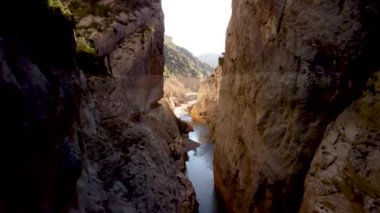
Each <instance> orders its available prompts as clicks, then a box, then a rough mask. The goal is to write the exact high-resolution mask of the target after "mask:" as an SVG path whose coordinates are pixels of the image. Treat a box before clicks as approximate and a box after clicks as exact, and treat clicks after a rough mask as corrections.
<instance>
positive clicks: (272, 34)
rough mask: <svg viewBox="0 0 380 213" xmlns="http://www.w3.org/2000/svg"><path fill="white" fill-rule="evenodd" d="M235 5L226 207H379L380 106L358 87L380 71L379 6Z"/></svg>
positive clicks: (223, 101) (219, 138) (225, 89)
mask: <svg viewBox="0 0 380 213" xmlns="http://www.w3.org/2000/svg"><path fill="white" fill-rule="evenodd" d="M232 8H233V13H232V18H231V20H230V23H229V27H228V30H227V41H226V53H225V57H224V66H223V74H222V81H221V88H220V92H219V94H220V95H219V103H218V105H219V112H218V113H219V119H218V120H217V121H216V129H215V139H216V146H215V154H214V156H215V159H214V176H215V185H216V188H217V190H218V191H219V193H220V194H221V196H222V198H223V200H224V201H225V203H226V206H227V207H228V209H229V210H230V211H231V212H296V211H298V210H299V207H300V205H301V203H302V208H301V211H303V212H313V210H317V211H330V212H350V211H351V212H354V211H357V210H368V211H370V210H373V209H376V208H378V206H379V204H378V201H377V200H378V198H379V195H378V193H377V191H376V190H377V183H376V181H374V180H375V179H376V177H377V175H376V174H377V173H378V172H379V169H378V166H377V164H375V163H372V162H375V161H376V160H375V159H376V158H377V157H376V154H375V153H377V152H378V150H379V147H378V143H379V139H378V138H377V136H376V135H377V134H378V128H376V127H374V126H376V121H374V120H376V118H375V117H376V113H378V108H377V105H376V104H375V105H373V106H369V105H370V104H368V102H367V101H368V100H369V101H370V102H372V103H376V102H375V100H376V98H375V97H374V96H373V95H372V96H371V95H369V96H368V94H367V93H365V94H367V96H363V95H362V94H361V93H362V91H363V88H365V84H366V81H367V79H368V77H369V76H370V75H371V73H373V72H374V71H376V70H377V69H378V67H379V66H378V65H379V63H378V59H377V56H378V54H377V49H378V48H379V40H378V39H377V37H378V36H379V28H378V26H379V24H380V23H379V20H380V19H379V9H380V6H379V3H378V2H377V1H370V0H369V1H353V0H352V1H351V0H350V1H348V0H346V1H327V0H326V1H325V0H318V1H315V0H293V1H289V0H281V1H274V0H269V1H267V0H265V1H264V0H248V1H239V0H234V1H233V3H232ZM376 85H377V84H376ZM375 88H377V86H375ZM372 91H375V93H376V89H373V88H372ZM376 97H377V96H376ZM354 100H356V101H354ZM367 110H368V112H367ZM367 113H369V114H367ZM352 116H353V117H352ZM372 116H374V118H372V121H369V120H371V119H370V117H372ZM367 120H368V122H367ZM377 120H378V119H377ZM357 122H359V123H361V124H359V123H357ZM355 123H356V124H355ZM343 127H344V128H345V129H347V130H342V128H343ZM367 127H368V128H367ZM351 130H352V132H351ZM325 131H327V132H326V134H325ZM371 132H372V133H371ZM356 135H357V137H356ZM364 135H366V136H364ZM367 135H369V136H367ZM362 136H364V137H362ZM335 139H336V140H335ZM320 144H322V145H320ZM374 144H375V145H374ZM318 147H320V148H319V149H318ZM335 147H336V148H337V149H334V148H335ZM317 149H318V151H317V155H316V157H315V159H314V161H313V163H312V169H311V170H310V172H309V168H310V164H311V162H312V160H313V158H314V154H315V152H316V150H317ZM369 149H370V150H371V152H369V151H368V150H369ZM326 150H328V151H326ZM308 172H309V175H308V177H307V178H306V182H305V177H306V175H307V173H308ZM355 173H356V175H354V174H355ZM333 174H336V176H335V177H332V175H333ZM304 182H305V186H306V193H305V196H303V192H304ZM317 188H318V190H316V189H317ZM324 196H327V197H324ZM314 199H316V202H317V203H316V204H313V201H314ZM327 199H328V201H327ZM341 204H342V205H343V206H342V207H341V208H340V207H339V205H341Z"/></svg>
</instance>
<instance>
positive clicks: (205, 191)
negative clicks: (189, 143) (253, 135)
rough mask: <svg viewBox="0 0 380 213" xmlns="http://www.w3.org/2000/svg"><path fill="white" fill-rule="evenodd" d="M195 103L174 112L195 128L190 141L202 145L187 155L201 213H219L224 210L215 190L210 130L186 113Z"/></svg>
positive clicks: (190, 175)
mask: <svg viewBox="0 0 380 213" xmlns="http://www.w3.org/2000/svg"><path fill="white" fill-rule="evenodd" d="M194 103H195V101H191V102H189V103H187V104H183V105H182V106H180V107H177V108H176V109H175V111H174V113H175V114H176V116H177V117H178V118H179V119H181V120H183V121H185V122H187V123H189V124H191V125H192V126H193V129H194V131H192V132H190V133H189V139H191V140H193V141H195V142H197V143H199V144H200V146H199V147H198V148H197V149H196V150H195V151H193V150H191V151H189V152H188V153H187V154H188V156H189V160H188V161H187V162H186V176H187V177H188V178H189V179H190V181H191V182H192V184H193V187H194V189H195V194H196V196H197V200H198V203H199V209H198V210H199V213H219V212H223V208H222V205H221V202H220V201H219V199H218V197H217V194H216V191H215V188H214V174H213V162H212V161H213V153H214V145H213V144H212V143H211V141H210V129H209V127H208V126H207V124H202V123H197V122H193V121H192V119H191V115H190V114H189V113H188V112H187V111H186V109H187V108H188V107H189V106H191V105H193V104H194Z"/></svg>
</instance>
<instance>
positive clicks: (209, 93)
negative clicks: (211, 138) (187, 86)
mask: <svg viewBox="0 0 380 213" xmlns="http://www.w3.org/2000/svg"><path fill="white" fill-rule="evenodd" d="M221 74H222V67H221V66H218V67H217V68H216V69H215V71H214V73H213V74H212V75H211V76H209V77H208V78H206V79H205V80H204V81H202V83H201V86H200V88H199V92H198V99H197V102H196V103H195V104H194V106H192V107H191V110H190V113H191V117H192V118H193V120H194V121H196V122H201V123H210V124H211V123H213V121H214V120H216V119H217V103H218V98H219V89H220V80H221Z"/></svg>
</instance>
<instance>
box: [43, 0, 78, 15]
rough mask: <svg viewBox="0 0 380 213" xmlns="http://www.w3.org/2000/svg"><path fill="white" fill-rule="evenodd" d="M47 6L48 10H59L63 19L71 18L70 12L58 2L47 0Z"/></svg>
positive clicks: (58, 0)
mask: <svg viewBox="0 0 380 213" xmlns="http://www.w3.org/2000/svg"><path fill="white" fill-rule="evenodd" d="M48 6H49V7H50V8H54V9H55V8H56V9H60V10H61V12H62V14H63V15H64V16H65V17H71V16H72V14H71V12H70V10H69V9H68V8H66V7H64V6H63V4H62V2H61V1H60V0H48Z"/></svg>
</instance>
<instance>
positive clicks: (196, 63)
mask: <svg viewBox="0 0 380 213" xmlns="http://www.w3.org/2000/svg"><path fill="white" fill-rule="evenodd" d="M164 44H165V45H164V56H165V72H164V76H165V77H171V76H177V77H178V76H181V77H194V78H204V77H206V76H208V75H210V74H211V73H212V71H213V70H214V69H213V67H211V66H209V65H208V64H206V63H204V62H201V61H200V60H199V59H198V58H197V57H195V56H194V55H193V54H192V53H191V52H190V51H188V50H186V49H185V48H183V47H179V46H177V45H176V44H174V43H173V40H172V38H171V37H169V36H165V42H164Z"/></svg>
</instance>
